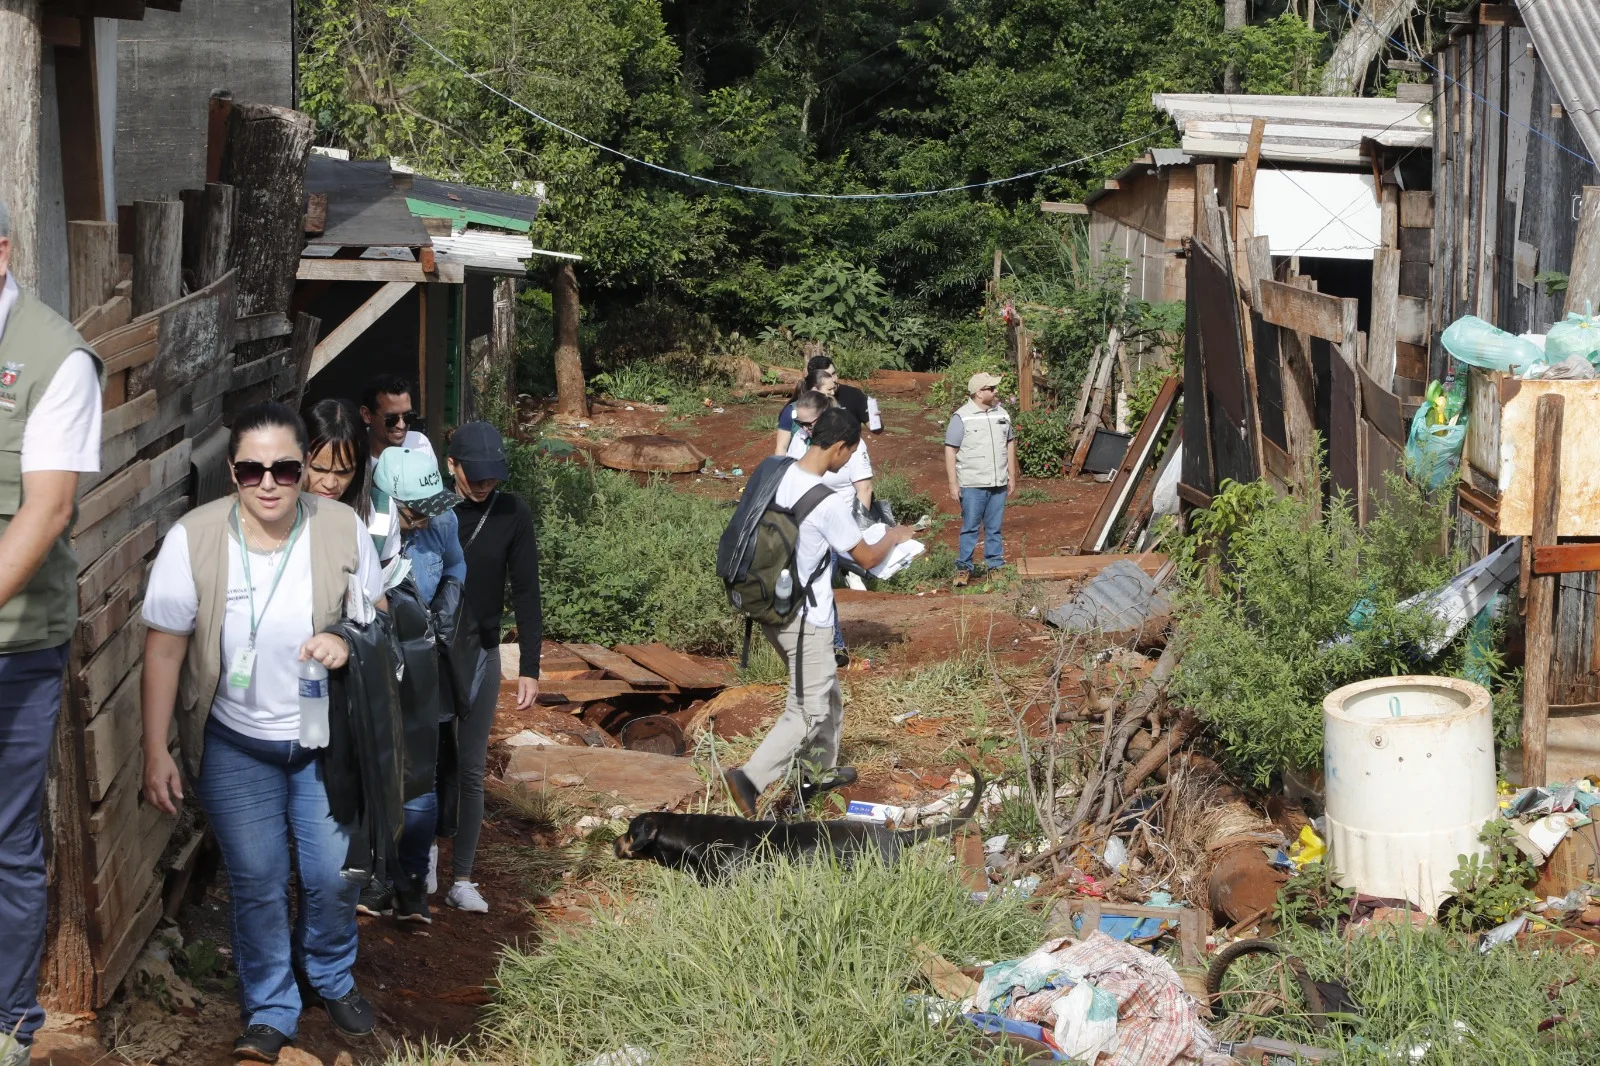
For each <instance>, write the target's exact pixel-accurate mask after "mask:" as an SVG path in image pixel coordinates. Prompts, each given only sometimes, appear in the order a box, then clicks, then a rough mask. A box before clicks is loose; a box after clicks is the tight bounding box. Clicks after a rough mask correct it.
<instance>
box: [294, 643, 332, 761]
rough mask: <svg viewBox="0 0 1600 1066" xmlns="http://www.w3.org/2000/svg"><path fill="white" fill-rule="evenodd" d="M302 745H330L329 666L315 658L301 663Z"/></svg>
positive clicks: (315, 746)
mask: <svg viewBox="0 0 1600 1066" xmlns="http://www.w3.org/2000/svg"><path fill="white" fill-rule="evenodd" d="M300 746H301V747H302V748H325V747H327V746H328V668H327V667H326V666H323V665H322V664H321V663H319V662H317V660H315V659H306V660H305V661H304V662H302V663H301V664H300Z"/></svg>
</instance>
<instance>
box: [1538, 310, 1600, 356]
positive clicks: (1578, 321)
mask: <svg viewBox="0 0 1600 1066" xmlns="http://www.w3.org/2000/svg"><path fill="white" fill-rule="evenodd" d="M1544 351H1545V358H1546V359H1547V360H1548V361H1549V362H1550V363H1551V364H1555V363H1559V362H1563V361H1565V360H1568V359H1572V358H1580V359H1584V360H1587V361H1588V362H1589V364H1590V365H1600V318H1593V317H1591V316H1589V315H1580V314H1578V313H1577V312H1576V311H1573V312H1572V313H1571V314H1569V315H1567V317H1566V318H1565V319H1563V320H1562V321H1560V322H1557V323H1556V324H1555V325H1553V326H1551V327H1550V332H1549V333H1547V334H1545V339H1544Z"/></svg>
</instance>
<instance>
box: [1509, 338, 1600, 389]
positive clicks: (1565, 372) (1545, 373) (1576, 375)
mask: <svg viewBox="0 0 1600 1066" xmlns="http://www.w3.org/2000/svg"><path fill="white" fill-rule="evenodd" d="M1597 339H1600V334H1597ZM1518 376H1519V377H1522V378H1524V379H1526V380H1530V381H1531V380H1535V379H1538V380H1543V381H1585V380H1588V379H1589V378H1592V377H1594V376H1595V367H1594V364H1593V363H1591V362H1589V358H1588V357H1587V356H1583V355H1569V356H1567V357H1566V358H1564V359H1558V360H1554V361H1552V362H1548V363H1547V362H1544V361H1543V360H1541V361H1540V362H1537V363H1533V364H1531V365H1530V366H1528V367H1526V368H1524V369H1523V370H1522V372H1521V374H1520V375H1518Z"/></svg>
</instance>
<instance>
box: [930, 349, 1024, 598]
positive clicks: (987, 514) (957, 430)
mask: <svg viewBox="0 0 1600 1066" xmlns="http://www.w3.org/2000/svg"><path fill="white" fill-rule="evenodd" d="M999 388H1000V378H999V376H998V375H996V374H983V373H979V374H974V375H972V377H971V378H969V379H968V380H967V395H968V396H969V397H971V399H969V400H968V401H967V402H966V403H964V404H962V405H961V406H960V407H959V408H957V409H956V413H955V414H953V415H951V416H950V425H949V426H948V427H947V428H946V429H945V434H944V468H945V476H946V477H947V478H948V479H949V482H950V499H951V501H952V502H953V503H955V505H956V506H957V507H959V508H961V536H960V537H959V538H958V551H957V554H956V579H955V585H956V587H957V588H961V587H962V586H964V585H965V584H966V583H967V582H968V580H970V579H971V577H972V563H973V560H972V557H973V553H974V552H975V551H976V550H977V547H978V534H979V532H980V531H981V532H982V533H983V556H984V559H983V564H984V567H985V568H986V569H989V570H998V569H1000V568H1001V567H1002V566H1004V565H1005V564H1006V557H1005V551H1004V548H1003V545H1002V543H1001V539H1000V523H1001V520H1002V519H1004V518H1005V513H1006V496H1007V495H1009V494H1010V491H1011V490H1012V489H1013V488H1015V487H1016V484H1017V439H1016V435H1015V434H1014V433H1012V431H1011V415H1010V414H1009V413H1007V411H1006V409H1005V408H1004V407H1001V406H1000V398H999V392H998V390H999Z"/></svg>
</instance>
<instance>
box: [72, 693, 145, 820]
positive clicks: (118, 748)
mask: <svg viewBox="0 0 1600 1066" xmlns="http://www.w3.org/2000/svg"><path fill="white" fill-rule="evenodd" d="M143 677H144V666H143V665H142V664H135V666H134V668H133V669H132V670H129V671H128V675H127V676H126V677H124V678H123V679H122V683H121V684H119V685H118V686H117V688H116V691H114V692H112V694H111V696H110V698H108V699H107V700H106V701H105V703H104V704H102V705H101V707H100V713H99V714H97V715H95V716H94V718H93V719H91V720H90V722H89V724H88V726H87V727H85V729H84V731H83V761H84V778H85V780H87V781H88V783H89V799H90V800H91V801H92V802H94V803H99V802H100V801H101V800H103V799H105V796H106V793H107V792H108V791H110V789H111V782H112V781H114V780H116V776H117V771H118V770H119V769H121V768H122V766H123V764H124V763H126V762H127V761H128V757H129V756H130V755H132V754H133V753H134V752H136V751H138V750H139V748H140V738H141V737H142V736H143V735H144V726H143V723H142V721H141V713H140V708H139V683H140V681H141V679H142V678H143Z"/></svg>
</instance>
